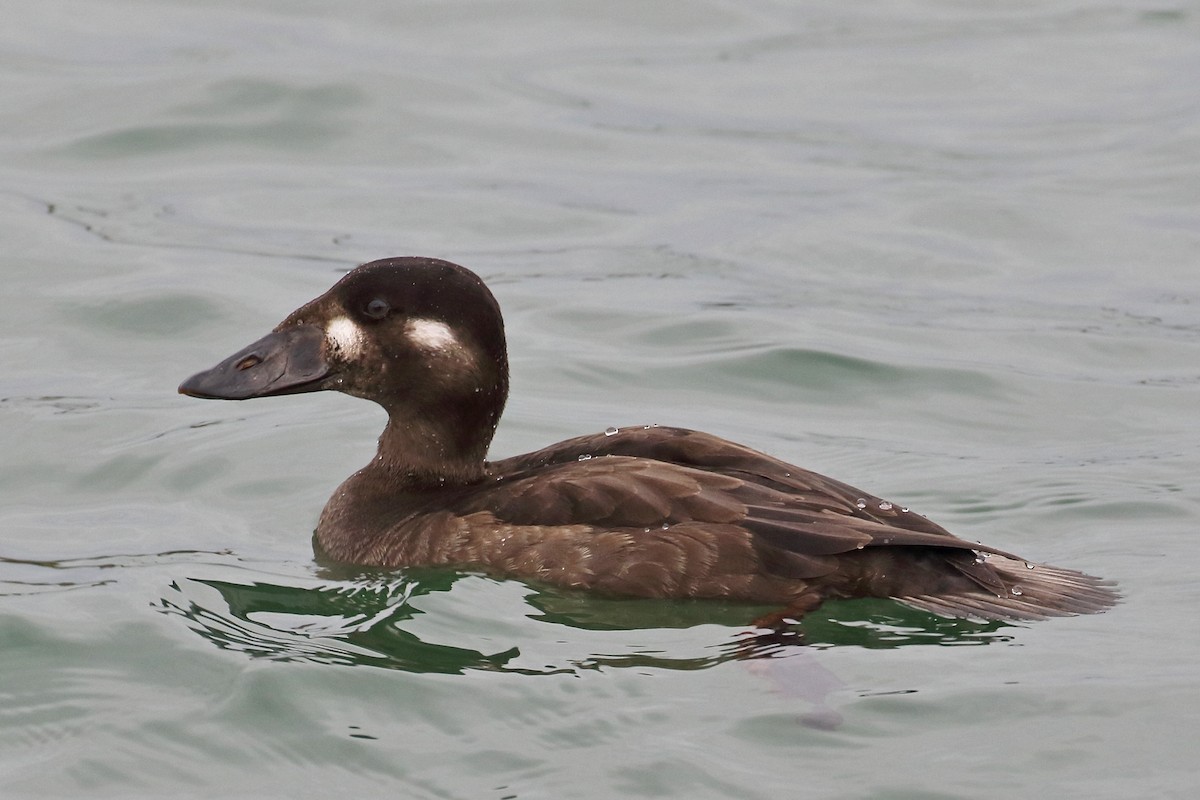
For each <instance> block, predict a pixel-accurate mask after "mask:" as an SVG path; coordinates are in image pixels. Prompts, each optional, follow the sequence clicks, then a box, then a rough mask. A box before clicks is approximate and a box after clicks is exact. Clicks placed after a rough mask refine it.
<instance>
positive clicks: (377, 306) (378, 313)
mask: <svg viewBox="0 0 1200 800" xmlns="http://www.w3.org/2000/svg"><path fill="white" fill-rule="evenodd" d="M391 310H392V307H391V306H390V305H388V301H387V300H384V299H383V298H382V297H376V298H375V299H374V300H372V301H371V302H369V303H367V305H366V307H365V308H364V309H363V313H364V314H366V315H367V316H368V317H370V318H371V319H383V318H384V317H386V316H387V315H388V312H389V311H391Z"/></svg>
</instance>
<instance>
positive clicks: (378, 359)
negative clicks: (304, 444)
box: [179, 258, 508, 466]
mask: <svg viewBox="0 0 1200 800" xmlns="http://www.w3.org/2000/svg"><path fill="white" fill-rule="evenodd" d="M324 389H332V390H335V391H339V392H345V393H346V394H351V395H354V396H356V397H363V398H366V399H368V400H373V401H375V402H376V403H378V404H379V405H381V406H383V407H384V408H385V409H386V410H387V412H388V415H389V424H388V431H387V432H386V433H385V434H384V438H383V439H381V441H380V456H381V458H384V460H390V458H389V456H391V455H394V456H395V457H396V459H398V460H402V461H412V460H413V458H415V457H416V453H414V452H412V451H414V450H423V451H425V455H426V456H427V457H429V458H431V459H433V460H434V461H438V462H449V461H459V460H462V459H466V460H468V461H471V462H475V461H476V460H477V461H478V464H480V465H482V462H483V458H484V456H485V455H486V452H487V447H488V444H490V442H491V438H492V434H493V433H494V432H495V428H496V424H497V423H498V422H499V420H500V413H501V412H502V411H503V409H504V402H505V400H506V398H507V396H508V357H507V352H506V348H505V344H504V323H503V320H502V318H501V316H500V308H499V306H498V305H497V303H496V299H495V298H494V297H493V296H492V293H491V292H490V291H488V289H487V287H486V286H484V284H483V281H481V280H480V279H479V277H478V276H476V275H475V274H474V273H473V272H471V271H470V270H467V269H465V268H463V267H460V266H458V265H457V264H451V263H450V262H448V261H440V260H438V259H433V258H388V259H383V260H380V261H372V262H370V263H369V264H363V265H362V266H360V267H356V268H355V269H353V270H351V271H350V272H349V273H347V274H346V275H345V276H344V277H343V278H342V279H341V280H339V281H338V282H337V283H336V284H334V285H333V287H332V288H331V289H330V290H329V291H327V292H326V293H325V294H323V295H321V296H320V297H318V298H317V299H315V300H313V301H312V302H310V303H307V304H305V305H304V306H302V307H300V308H299V309H297V310H296V311H293V312H292V313H291V314H290V315H288V318H287V319H285V320H284V321H283V322H281V323H280V324H279V325H278V326H277V327H276V328H275V330H274V331H272V332H271V333H269V334H267V335H266V336H264V337H263V338H261V339H259V340H258V341H257V342H255V343H254V344H251V345H250V346H248V347H245V348H243V349H242V350H239V351H238V352H236V353H234V354H233V355H232V356H230V357H229V358H227V359H225V360H224V361H222V362H221V363H219V364H217V365H216V366H215V367H213V368H211V369H208V370H205V371H203V372H199V373H197V374H195V375H193V376H192V377H190V378H188V379H187V380H186V381H184V382H183V383H182V384H180V386H179V391H180V393H182V394H186V395H191V396H192V397H203V398H214V399H221V400H246V399H249V398H253V397H271V396H274V395H285V394H297V393H300V392H316V391H321V390H324ZM389 436H390V437H391V439H392V440H393V441H389ZM391 450H395V451H396V452H394V453H390V452H385V451H391ZM447 466H450V465H449V464H448V463H447Z"/></svg>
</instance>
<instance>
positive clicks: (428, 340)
mask: <svg viewBox="0 0 1200 800" xmlns="http://www.w3.org/2000/svg"><path fill="white" fill-rule="evenodd" d="M405 331H406V332H407V333H408V338H409V339H411V340H412V341H413V342H414V343H415V344H417V345H418V346H419V347H423V348H425V349H426V350H452V349H457V348H459V347H460V345H459V343H458V337H456V336H455V335H454V331H453V330H451V329H450V326H449V325H447V324H446V323H444V322H442V321H441V320H436V319H410V320H409V321H408V325H406V326H405Z"/></svg>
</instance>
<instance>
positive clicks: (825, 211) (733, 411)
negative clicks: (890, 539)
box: [0, 0, 1200, 800]
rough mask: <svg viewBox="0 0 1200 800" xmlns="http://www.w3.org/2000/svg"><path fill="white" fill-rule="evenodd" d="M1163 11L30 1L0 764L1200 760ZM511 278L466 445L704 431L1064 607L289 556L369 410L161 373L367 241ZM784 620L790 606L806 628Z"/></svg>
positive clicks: (1187, 231) (1157, 782) (68, 781)
mask: <svg viewBox="0 0 1200 800" xmlns="http://www.w3.org/2000/svg"><path fill="white" fill-rule="evenodd" d="M1198 28H1200V21H1198V17H1197V15H1196V13H1195V11H1194V10H1193V9H1192V8H1190V7H1188V6H1186V5H1169V4H1168V5H1162V4H1146V3H1134V4H1127V5H1124V6H1106V5H1102V4H1096V3H1085V2H1080V3H1067V4H1057V5H1055V6H1054V7H1053V8H1043V7H1041V6H1034V5H1028V4H1026V5H1019V6H1015V7H1008V6H1006V7H996V8H989V9H978V8H976V7H974V6H969V5H962V4H953V3H942V2H883V3H875V4H871V5H870V6H862V7H857V6H847V7H844V8H843V7H842V6H841V5H836V6H830V5H827V4H821V3H807V2H798V3H790V4H774V3H767V2H750V3H741V4H727V3H716V2H713V3H694V4H686V5H670V4H668V5H649V6H648V5H646V4H638V3H618V4H607V5H605V6H603V7H601V6H595V5H594V4H588V3H579V2H565V3H561V2H560V3H541V2H520V3H503V4H493V3H481V2H448V3H438V4H400V5H397V4H394V3H385V2H352V3H343V4H340V5H339V6H338V7H337V8H336V9H335V8H333V7H329V8H326V7H325V6H324V5H322V4H308V3H302V4H296V3H281V2H278V1H277V0H252V1H251V2H241V3H236V4H234V3H208V4H204V5H202V6H195V5H194V4H188V3H172V2H132V1H131V0H119V1H118V2H111V3H107V4H103V5H96V4H93V3H79V2H63V1H62V0H51V2H46V3H41V4H37V5H31V6H28V7H24V8H13V9H10V10H9V13H8V15H7V17H6V24H5V26H4V28H3V30H2V31H0V65H2V69H0V98H2V99H3V102H0V125H2V127H0V129H2V130H3V131H4V133H3V135H2V136H0V152H2V154H3V158H2V160H0V178H2V179H3V183H2V184H0V235H2V238H3V241H4V243H5V246H4V247H3V248H0V275H2V276H3V279H4V285H5V290H4V292H3V293H2V295H0V297H2V300H0V302H2V304H3V306H2V311H0V313H2V315H3V319H4V320H5V325H4V335H3V337H2V338H0V446H2V451H3V452H4V453H5V454H6V458H5V459H4V460H3V462H0V491H2V496H3V499H4V502H3V504H2V505H0V531H2V534H0V674H3V676H4V678H3V684H2V687H0V693H2V695H3V702H0V786H2V787H3V793H4V796H5V797H60V796H90V797H108V796H113V797H118V796H119V797H122V798H127V797H148V798H149V797H154V798H159V797H189V796H229V797H241V796H245V797H249V796H255V797H285V796H286V797H308V796H324V795H328V794H329V793H330V792H337V793H339V794H359V795H363V796H379V795H382V794H383V793H385V792H386V793H389V794H391V795H401V796H405V797H418V798H422V797H428V798H435V797H436V798H445V797H455V798H458V797H461V798H497V799H499V798H565V797H579V798H607V797H615V796H624V797H680V798H683V797H686V798H708V797H713V798H718V797H738V798H768V797H771V798H774V797H780V796H787V797H792V796H798V795H799V796H808V795H812V796H814V797H830V798H840V797H845V798H864V797H869V798H889V799H892V800H899V799H900V798H904V799H906V800H907V799H908V798H930V797H933V798H993V797H1020V796H1029V795H1032V794H1038V795H1053V796H1055V797H1059V798H1098V797H1114V798H1117V797H1132V796H1147V797H1150V796H1153V797H1164V798H1169V797H1178V798H1184V797H1188V798H1190V797H1192V796H1193V795H1194V794H1195V792H1196V791H1197V789H1200V774H1198V773H1200V770H1198V769H1197V768H1196V767H1195V764H1194V762H1195V758H1194V749H1195V748H1194V739H1195V737H1194V736H1193V735H1191V731H1192V730H1193V728H1194V727H1195V725H1194V722H1193V720H1194V719H1196V718H1197V716H1198V715H1200V704H1198V701H1197V698H1200V692H1197V687H1198V683H1200V682H1198V680H1197V677H1196V670H1195V664H1196V663H1197V661H1198V660H1200V646H1198V644H1197V639H1196V637H1195V635H1194V633H1192V631H1193V629H1194V621H1193V617H1194V616H1195V615H1194V613H1193V609H1194V608H1195V607H1196V604H1197V603H1198V602H1200V588H1198V587H1200V584H1198V583H1197V581H1196V580H1195V578H1194V569H1193V565H1194V564H1195V563H1197V560H1196V559H1197V556H1198V553H1197V546H1196V544H1195V541H1196V537H1195V527H1196V523H1197V521H1198V519H1200V508H1198V502H1197V493H1196V488H1195V476H1196V475H1197V473H1198V471H1200V470H1198V467H1200V439H1198V436H1197V424H1196V421H1197V418H1198V417H1197V408H1200V397H1198V387H1200V323H1198V322H1197V314H1196V308H1197V305H1196V304H1197V302H1198V299H1200V272H1198V270H1197V263H1198V260H1200V222H1198V220H1200V174H1198V171H1197V166H1196V165H1197V164H1200V138H1198V137H1197V131H1198V130H1200V103H1197V101H1196V95H1195V88H1194V87H1195V77H1196V75H1197V68H1198V66H1200V44H1198V43H1200V37H1198V36H1197V33H1198ZM400 254H422V255H432V256H438V257H443V258H448V259H451V260H455V261H458V262H460V263H463V264H465V265H467V266H469V267H471V268H472V269H475V270H476V271H478V272H479V273H480V274H481V275H483V276H484V278H485V279H486V280H487V281H488V283H489V284H490V285H491V286H492V287H493V289H494V291H495V293H496V295H497V296H498V298H499V300H500V302H501V304H502V306H503V308H504V310H505V313H506V319H507V324H508V336H509V344H510V348H511V351H512V361H513V377H514V380H513V396H512V398H511V400H510V402H509V406H508V412H507V414H506V417H505V421H504V422H503V423H502V425H501V428H500V431H499V434H498V437H497V440H496V443H495V446H494V448H493V454H494V455H496V456H503V455H508V454H512V453H517V452H522V451H525V450H528V449H532V448H535V447H539V446H542V445H544V444H546V443H549V442H551V441H556V440H558V439H560V438H564V437H567V436H572V435H576V434H579V433H584V432H589V431H595V430H602V429H604V428H605V427H607V426H609V425H618V426H619V425H628V424H642V423H650V422H657V423H662V424H674V425H682V426H688V427H695V428H701V429H705V430H709V431H712V432H714V433H718V434H720V435H724V436H727V437H729V438H733V439H736V440H739V441H742V442H745V443H747V444H750V445H752V446H755V447H759V448H762V449H765V450H767V451H769V452H771V453H773V454H775V455H778V456H780V457H783V458H785V459H788V460H790V461H793V462H795V463H799V464H802V465H804V466H807V467H810V468H813V469H817V470H819V471H822V472H825V473H827V474H831V475H834V476H836V477H838V478H840V479H843V480H846V481H849V482H851V483H853V484H856V485H859V486H862V487H863V488H864V489H865V490H867V491H870V492H873V493H876V494H879V495H882V496H884V497H887V498H889V499H891V500H893V501H895V502H900V503H903V504H904V505H907V506H910V507H912V508H913V509H914V510H916V511H919V512H921V513H924V514H927V515H929V516H930V517H932V518H933V519H935V520H937V521H939V522H941V523H943V524H944V525H946V526H947V527H949V528H951V529H952V530H954V531H956V532H957V533H959V534H960V535H962V536H964V537H966V538H969V539H978V540H982V541H986V542H988V543H991V544H994V545H996V546H999V547H1004V548H1006V549H1011V550H1014V551H1017V552H1020V553H1022V554H1023V555H1026V556H1028V557H1029V558H1031V559H1036V560H1040V561H1048V562H1052V563H1057V564H1061V565H1063V566H1071V567H1075V568H1079V569H1084V570H1086V571H1089V572H1092V573H1095V574H1098V575H1103V576H1106V577H1110V578H1114V579H1117V580H1118V581H1119V582H1120V585H1121V588H1122V591H1123V592H1124V593H1125V595H1126V600H1125V602H1124V603H1123V604H1122V605H1121V606H1120V607H1118V608H1117V609H1115V610H1114V611H1112V612H1110V613H1108V614H1105V615H1101V616H1096V617H1085V618H1075V619H1062V620H1053V621H1050V622H1045V623H1039V624H1036V625H999V624H992V625H981V624H977V623H970V622H965V621H959V620H946V619H941V618H937V617H933V616H931V615H927V614H921V613H917V612H913V611H910V610H906V609H904V608H903V607H900V606H898V605H896V604H894V603H889V602H882V601H871V602H857V603H837V604H830V605H829V606H827V607H825V608H823V609H821V610H820V611H818V612H816V613H814V614H812V615H810V617H809V618H808V619H806V620H805V622H804V623H803V624H802V625H801V626H800V628H799V629H798V631H797V633H798V634H799V636H798V637H797V638H795V639H790V640H785V641H767V640H754V639H750V638H748V637H747V636H746V635H745V634H746V631H747V627H746V623H747V622H748V620H750V619H752V618H753V617H754V615H755V613H756V612H757V611H758V609H754V608H746V607H739V606H737V605H734V604H722V603H651V602H645V601H616V600H601V599H597V598H591V597H587V596H581V595H576V594H573V593H568V592H555V591H548V590H546V589H544V588H542V587H536V586H527V585H524V584H522V583H519V582H514V581H496V580H492V579H489V578H485V577H481V576H478V575H471V574H457V573H447V572H444V571H436V570H413V571H407V572H371V571H363V570H355V569H351V568H344V567H336V566H334V565H328V564H322V563H320V562H318V561H317V560H316V559H314V557H313V553H312V550H311V546H310V537H311V531H312V528H313V525H314V523H315V519H316V515H317V514H318V513H319V510H320V508H321V506H322V505H323V503H324V501H325V499H326V497H327V496H328V495H329V493H330V492H331V491H332V489H333V488H334V487H335V486H336V485H337V484H338V483H339V482H340V481H341V480H342V479H343V478H344V477H345V476H346V475H348V474H349V473H350V472H351V471H353V470H354V469H356V468H357V467H358V466H360V465H361V464H363V463H365V461H366V460H367V459H368V458H369V457H370V455H371V452H372V448H373V442H374V437H375V436H376V435H377V433H378V430H379V428H380V426H381V424H382V414H381V412H379V411H378V410H377V409H375V408H373V407H370V406H368V405H367V404H365V403H363V402H361V401H358V400H354V399H352V398H348V397H342V396H335V395H328V396H325V395H318V396H301V397H289V398H279V399H275V400H269V401H261V402H254V403H246V404H235V403H228V404H222V403H205V402H199V401H195V400H192V399H189V398H183V397H179V396H177V395H176V394H175V387H176V385H177V384H178V382H179V381H180V380H181V379H182V378H183V377H185V376H187V375H188V374H191V373H192V372H194V371H196V370H197V369H200V368H202V367H205V366H208V365H209V364H211V363H214V362H215V361H216V360H217V359H219V358H222V357H224V356H225V355H227V354H228V353H230V352H233V351H234V350H236V349H238V348H240V347H241V346H242V345H244V344H246V343H248V342H250V341H252V340H253V339H255V338H257V337H258V336H260V335H261V334H262V333H264V332H266V331H267V330H269V329H270V328H271V327H272V326H273V325H275V324H276V323H277V322H278V321H279V320H280V319H282V317H283V316H284V315H286V314H287V313H288V312H289V311H291V310H292V309H293V308H295V307H296V306H297V305H299V304H300V303H302V302H304V301H306V300H308V299H310V298H311V297H313V296H315V295H317V294H319V293H320V292H322V291H324V290H325V289H326V288H327V287H328V285H329V284H330V283H332V282H333V281H334V280H335V279H336V278H337V277H338V276H339V275H340V274H341V273H342V272H343V271H344V270H346V269H348V268H349V267H351V266H353V265H354V264H356V263H359V262H361V261H366V260H370V259H374V258H378V257H383V256H388V255H400ZM799 637H802V639H801V638H799Z"/></svg>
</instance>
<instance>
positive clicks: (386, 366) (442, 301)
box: [179, 258, 1117, 625]
mask: <svg viewBox="0 0 1200 800" xmlns="http://www.w3.org/2000/svg"><path fill="white" fill-rule="evenodd" d="M323 389H333V390H336V391H340V392H345V393H346V394H351V395H354V396H356V397H363V398H366V399H368V400H373V401H375V402H376V403H378V404H379V405H381V406H383V407H384V409H386V410H387V412H388V423H387V427H386V428H385V429H384V431H383V435H382V436H380V438H379V449H378V452H377V453H376V455H375V458H374V459H373V460H372V461H371V463H370V464H368V465H367V466H366V467H363V468H362V469H361V470H359V471H358V472H356V473H354V474H353V475H351V476H350V477H349V478H348V479H347V480H346V481H345V482H344V483H343V484H342V485H341V486H340V487H338V489H337V491H336V492H334V494H333V497H331V498H330V500H329V502H328V503H327V504H326V505H325V510H324V511H323V512H322V514H321V518H320V521H319V523H318V524H317V530H316V539H317V543H318V545H319V547H320V548H321V549H323V550H324V551H325V553H326V554H327V555H328V556H329V557H331V558H333V559H334V560H337V561H341V562H346V563H353V564H363V565H372V566H379V567H406V566H417V565H434V564H443V565H452V566H457V567H465V568H477V569H482V570H485V571H488V572H490V573H493V574H498V575H505V576H512V577H517V578H524V579H531V580H536V581H545V582H547V583H551V584H556V585H558V586H564V587H577V588H581V589H590V590H595V591H599V592H604V593H607V594H614V595H627V596H640V597H673V598H683V597H694V598H699V597H708V598H718V597H719V598H726V599H733V600H744V601H749V602H754V603H760V604H771V605H776V606H778V607H779V611H778V612H776V613H774V614H771V615H769V616H768V617H766V618H764V619H762V620H760V622H761V623H763V624H765V625H777V624H780V623H782V622H783V621H785V620H789V619H798V618H800V617H801V616H803V615H804V614H805V613H806V612H808V611H811V610H813V609H814V608H816V607H817V606H819V605H820V604H821V603H822V602H824V601H825V600H829V599H838V598H852V597H891V598H894V599H896V600H898V601H900V602H901V603H905V604H907V605H909V606H914V607H916V608H918V609H923V610H926V611H931V612H933V613H936V614H942V615H947V616H957V617H973V618H983V619H1017V620H1028V619H1041V618H1044V617H1048V616H1062V615H1070V614H1086V613H1093V612H1099V611H1103V610H1105V609H1107V608H1109V607H1110V606H1112V605H1113V603H1114V602H1115V601H1116V597H1117V595H1116V593H1115V592H1114V591H1113V590H1112V589H1111V588H1109V583H1108V582H1106V581H1103V580H1101V579H1099V578H1094V577H1092V576H1090V575H1085V574H1084V573H1082V572H1076V571H1074V570H1069V569H1061V568H1059V567H1053V566H1049V565H1043V564H1036V565H1035V564H1032V563H1030V562H1027V561H1025V560H1024V559H1022V558H1020V557H1018V556H1015V555H1012V554H1011V553H1006V552H1004V551H1003V550H997V549H995V548H992V547H987V546H985V545H980V544H974V543H971V542H968V541H965V540H963V539H959V538H958V537H956V536H954V535H952V534H951V533H949V532H948V531H946V530H945V529H943V528H941V527H940V526H938V525H935V524H934V523H932V522H930V521H929V520H928V519H926V518H925V517H923V516H920V515H919V514H915V513H910V512H909V511H908V509H906V508H903V507H901V506H899V505H896V504H894V503H889V502H887V501H886V500H882V499H880V498H878V497H873V496H871V495H870V494H867V493H866V492H863V491H860V490H858V489H855V488H853V487H852V486H848V485H846V484H844V483H840V482H838V481H835V480H832V479H831V478H826V477H824V476H822V475H818V474H816V473H814V472H809V471H808V470H804V469H801V468H799V467H794V466H792V465H790V464H787V463H784V462H783V461H779V460H777V459H774V458H772V457H770V456H768V455H765V454H763V453H759V452H757V451H755V450H751V449H750V448H748V447H743V446H742V445H738V444H735V443H733V442H728V441H725V440H724V439H719V438H717V437H716V436H711V435H709V434H706V433H699V432H697V431H691V430H683V429H680V428H660V427H656V426H640V425H639V426H634V427H631V428H621V429H619V430H618V429H614V428H610V429H609V430H607V431H605V432H603V433H597V434H593V435H590V436H581V437H578V438H576V439H569V440H567V441H565V442H560V443H559V444H555V445H551V446H550V447H547V448H545V449H543V450H538V451H537V452H534V453H528V454H526V455H521V456H515V457H513V458H507V459H504V460H502V461H492V462H489V461H487V460H486V456H487V451H488V446H489V444H490V443H491V440H492V435H493V434H494V433H495V430H496V425H497V423H498V422H499V420H500V413H501V411H502V410H503V409H504V403H505V400H506V399H507V397H508V356H507V351H506V348H505V343H504V323H503V320H502V319H501V316H500V308H499V306H498V305H497V303H496V300H495V298H494V297H493V296H492V293H491V292H490V291H488V289H487V287H486V286H484V284H483V282H482V281H481V280H480V279H479V278H478V277H477V276H476V275H475V274H474V273H472V272H470V271H469V270H467V269H464V268H463V267H460V266H458V265H456V264H451V263H449V262H446V261H440V260H437V259H432V258H389V259H384V260H381V261H373V262H371V263H369V264H364V265H362V266H360V267H357V268H356V269H354V270H352V271H350V272H349V273H348V274H347V275H345V276H344V277H343V278H342V279H341V280H339V281H338V282H337V283H336V284H335V285H334V286H333V288H331V289H330V290H329V291H328V292H326V293H325V294H323V295H321V296H320V297H318V298H317V299H315V300H313V301H312V302H310V303H308V304H306V305H304V306H302V307H301V308H299V309H297V310H296V311H294V312H292V314H291V315H290V316H289V317H288V318H287V319H285V320H284V321H283V322H282V323H280V324H279V326H278V327H276V328H275V330H274V331H273V332H272V333H270V334H268V335H267V336H265V337H263V338H262V339H259V340H258V341H257V342H255V343H254V344H252V345H250V346H249V347H247V348H245V349H243V350H241V351H239V352H237V353H235V354H234V355H232V356H230V357H229V358H227V359H225V360H224V361H222V362H221V363H220V364H218V365H217V366H215V367H213V368H212V369H210V370H206V371H204V372H200V373H198V374H196V375H193V376H192V377H190V378H188V379H187V380H186V381H184V382H183V384H182V385H180V387H179V391H180V392H181V393H183V394H187V395H191V396H193V397H205V398H217V399H225V400H245V399H247V398H251V397H269V396H273V395H284V394H295V393H299V392H315V391H320V390H323Z"/></svg>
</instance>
